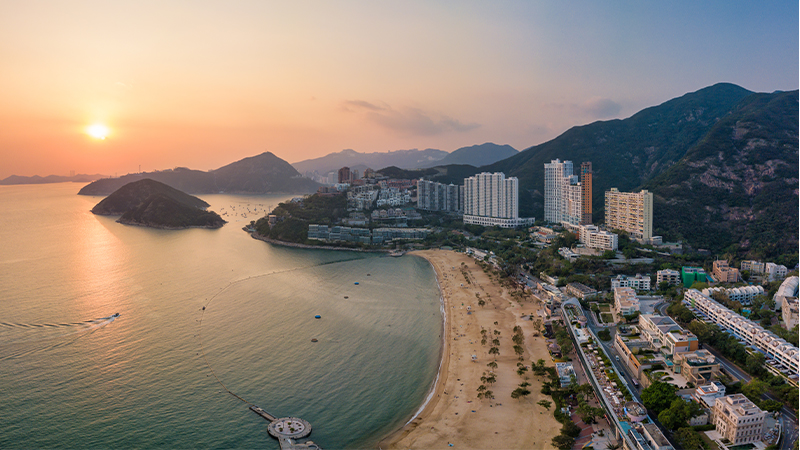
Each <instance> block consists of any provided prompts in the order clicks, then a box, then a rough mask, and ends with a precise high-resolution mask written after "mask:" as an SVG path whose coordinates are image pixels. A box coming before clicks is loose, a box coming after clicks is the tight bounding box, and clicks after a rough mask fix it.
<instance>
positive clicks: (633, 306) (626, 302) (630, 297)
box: [614, 287, 639, 316]
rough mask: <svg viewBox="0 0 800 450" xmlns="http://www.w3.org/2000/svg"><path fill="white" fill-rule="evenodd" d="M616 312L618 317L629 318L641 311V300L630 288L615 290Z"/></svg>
mask: <svg viewBox="0 0 800 450" xmlns="http://www.w3.org/2000/svg"><path fill="white" fill-rule="evenodd" d="M614 311H615V312H616V313H617V315H618V316H629V315H631V314H633V313H635V312H636V311H639V298H638V297H636V292H634V290H633V289H631V288H629V287H618V288H614Z"/></svg>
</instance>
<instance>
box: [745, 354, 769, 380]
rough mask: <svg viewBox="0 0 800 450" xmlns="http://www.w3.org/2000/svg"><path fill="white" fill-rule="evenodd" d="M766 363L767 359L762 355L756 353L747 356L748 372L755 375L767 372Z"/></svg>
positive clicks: (746, 365)
mask: <svg viewBox="0 0 800 450" xmlns="http://www.w3.org/2000/svg"><path fill="white" fill-rule="evenodd" d="M765 362H766V358H764V355H762V354H761V353H758V352H755V353H751V354H749V355H747V362H746V363H745V367H746V368H747V371H748V372H749V373H751V374H753V375H761V374H762V373H764V372H765V371H766V369H764V363H765Z"/></svg>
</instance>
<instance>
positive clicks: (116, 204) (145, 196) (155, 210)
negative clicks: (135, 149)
mask: <svg viewBox="0 0 800 450" xmlns="http://www.w3.org/2000/svg"><path fill="white" fill-rule="evenodd" d="M208 206H209V204H208V203H206V202H204V201H203V200H201V199H199V198H197V197H194V196H192V195H189V194H186V193H184V192H181V191H179V190H177V189H175V188H172V187H170V186H167V185H166V184H164V183H160V182H158V181H155V180H151V179H149V178H145V179H143V180H139V181H134V182H133V183H128V184H126V185H124V186H122V187H121V188H119V189H117V190H116V191H114V192H113V193H112V194H111V195H109V196H108V197H106V198H104V199H103V200H101V201H100V203H98V204H97V205H95V207H94V208H92V213H94V214H98V215H104V216H115V215H120V216H121V217H120V218H119V219H118V220H117V222H119V223H122V224H126V225H139V226H145V227H152V228H164V229H171V230H177V229H183V228H195V227H197V228H220V227H222V226H223V225H224V224H225V221H224V220H223V219H222V217H220V216H219V214H217V213H215V212H213V211H206V209H205V208H207V207H208Z"/></svg>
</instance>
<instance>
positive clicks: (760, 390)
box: [742, 378, 769, 404]
mask: <svg viewBox="0 0 800 450" xmlns="http://www.w3.org/2000/svg"><path fill="white" fill-rule="evenodd" d="M768 387H769V386H768V385H767V383H765V382H763V381H761V380H759V379H757V378H753V379H752V380H750V382H749V383H747V384H745V385H744V386H742V394H744V395H745V396H746V397H747V398H749V399H750V401H752V402H753V403H756V404H758V403H759V402H760V401H761V395H763V394H764V392H767V388H768Z"/></svg>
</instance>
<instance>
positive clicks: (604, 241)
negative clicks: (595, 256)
mask: <svg viewBox="0 0 800 450" xmlns="http://www.w3.org/2000/svg"><path fill="white" fill-rule="evenodd" d="M579 239H580V241H581V242H583V244H584V245H586V246H587V247H589V248H594V249H598V250H603V251H605V250H612V251H616V250H617V245H618V244H619V236H617V235H616V234H615V233H611V232H609V231H605V230H601V229H600V228H597V226H595V225H581V226H580V236H579Z"/></svg>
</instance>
